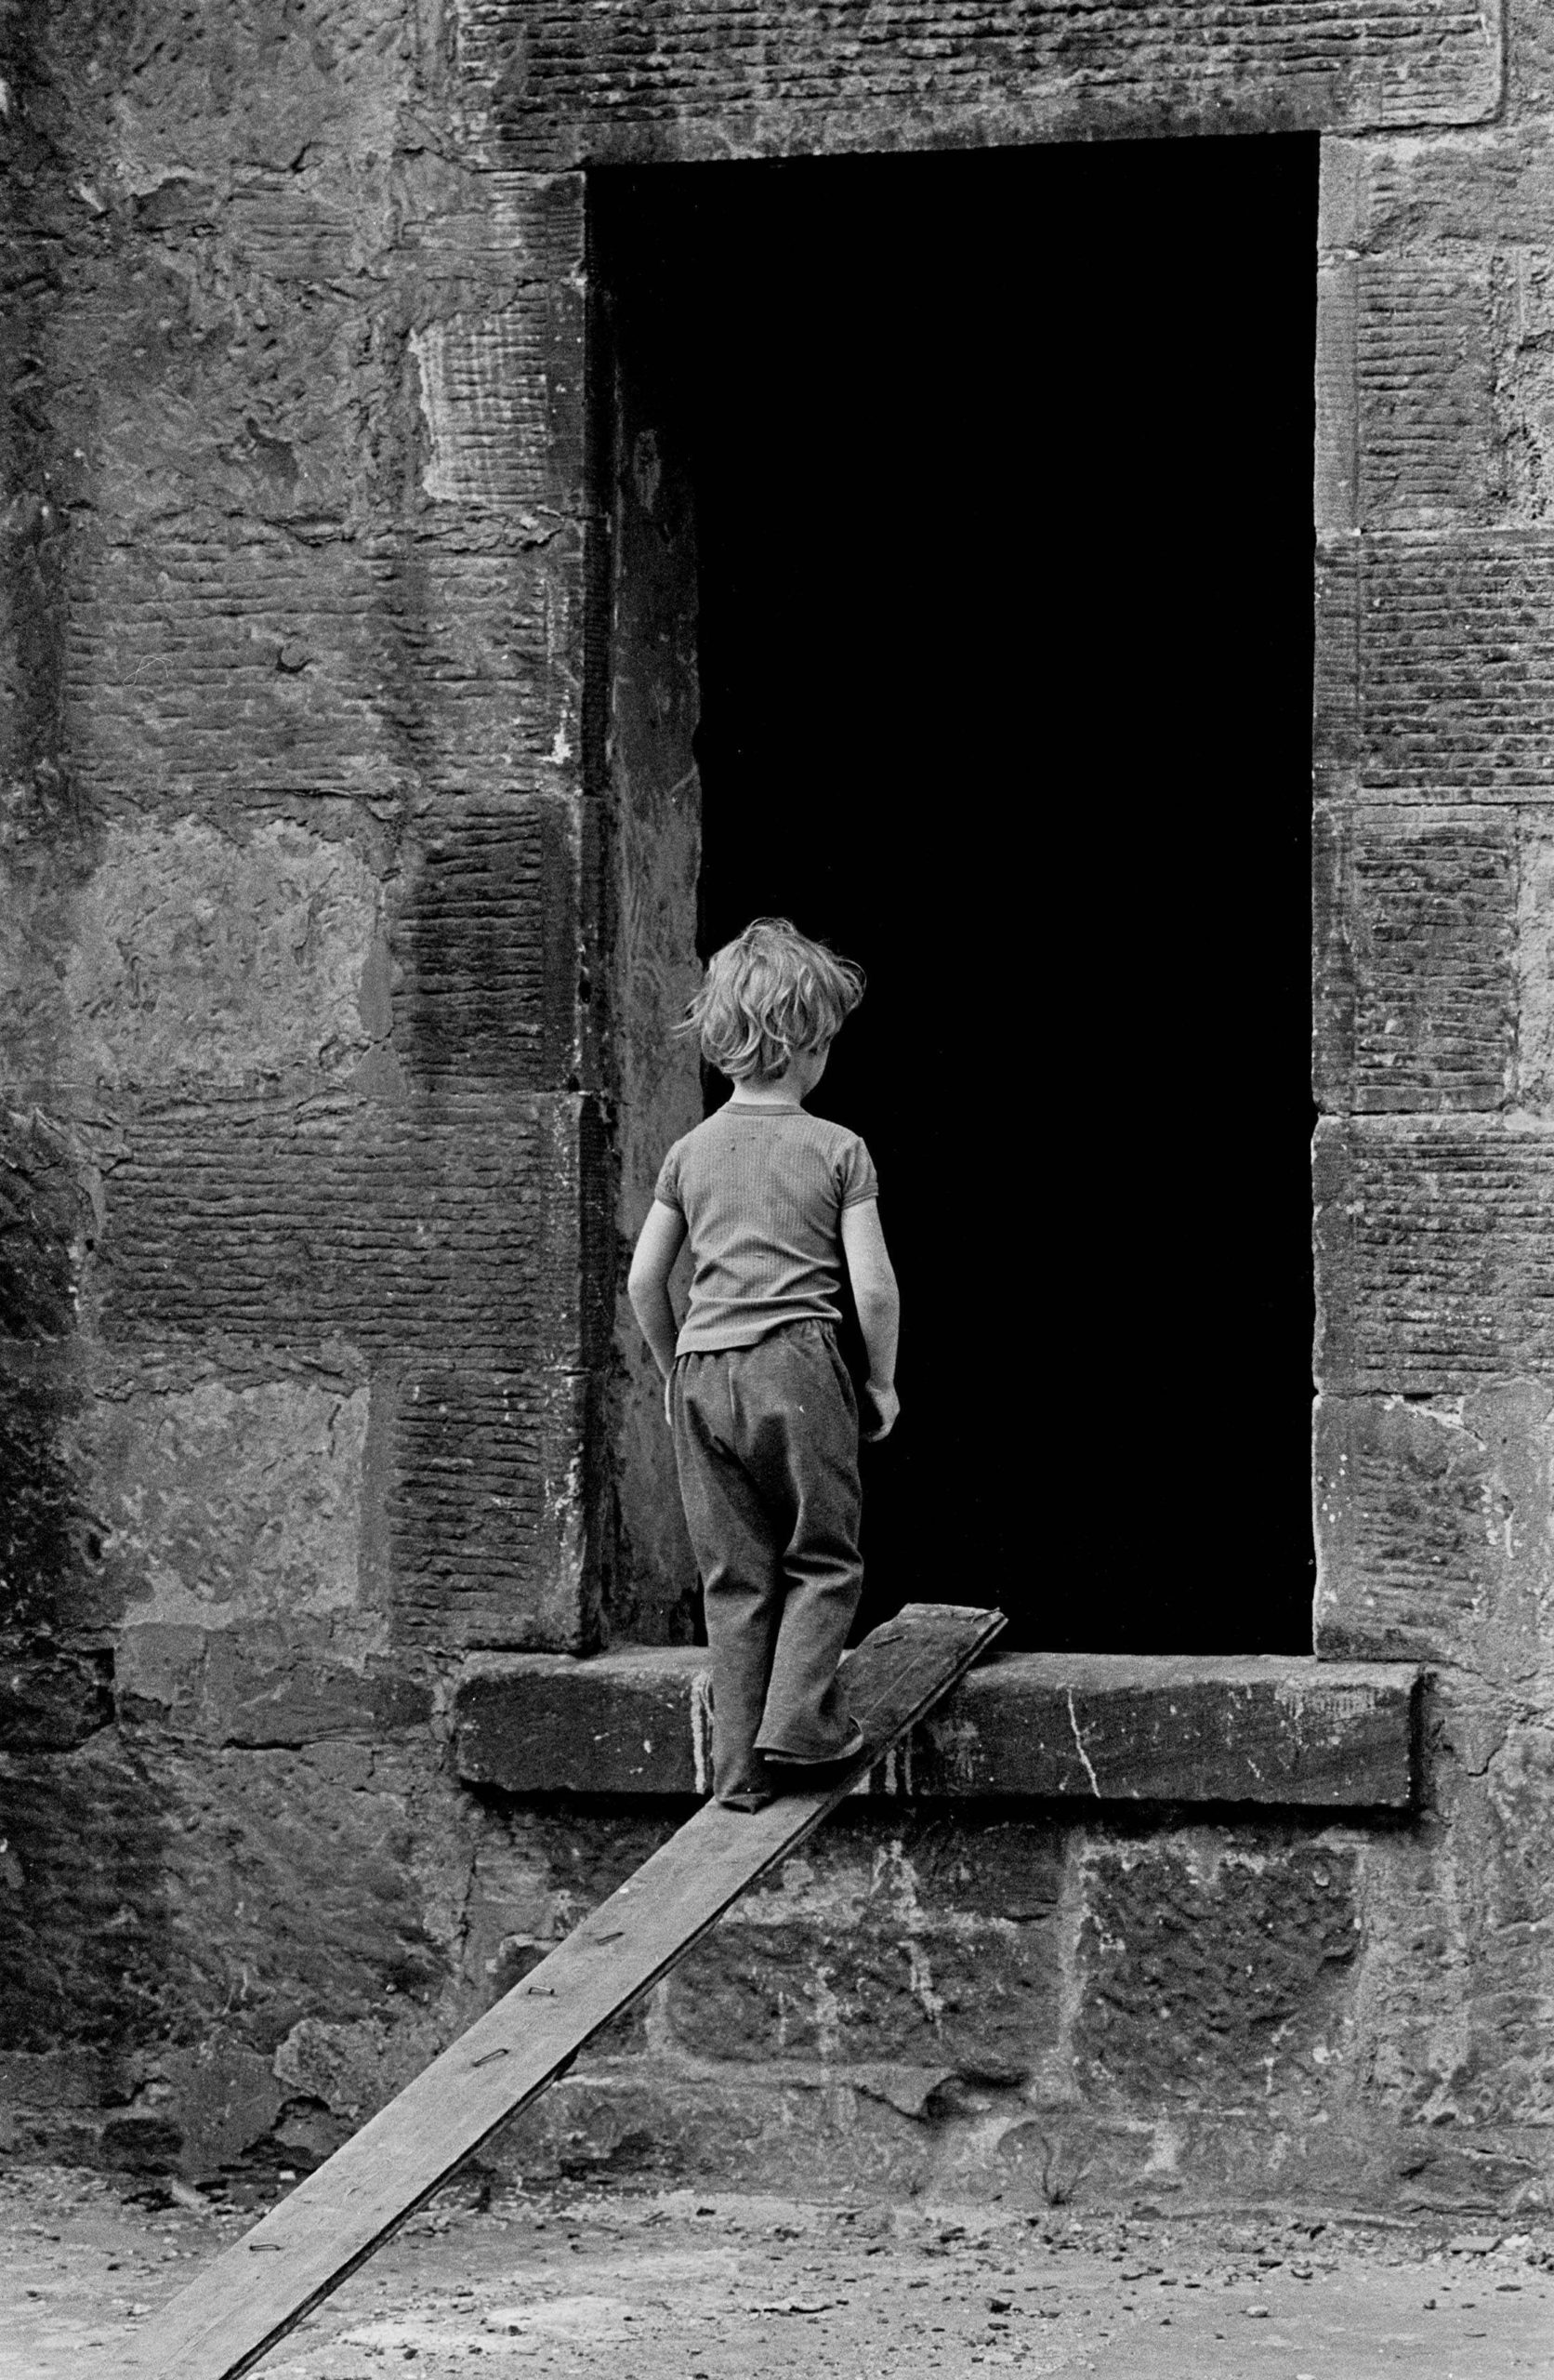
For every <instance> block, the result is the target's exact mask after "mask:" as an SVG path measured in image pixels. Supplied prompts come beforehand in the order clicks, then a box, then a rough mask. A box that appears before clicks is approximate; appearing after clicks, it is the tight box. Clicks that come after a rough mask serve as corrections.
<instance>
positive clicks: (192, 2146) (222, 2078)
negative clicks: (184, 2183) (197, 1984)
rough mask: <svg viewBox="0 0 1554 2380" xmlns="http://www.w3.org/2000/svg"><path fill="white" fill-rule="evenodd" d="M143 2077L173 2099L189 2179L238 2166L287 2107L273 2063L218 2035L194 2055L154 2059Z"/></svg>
mask: <svg viewBox="0 0 1554 2380" xmlns="http://www.w3.org/2000/svg"><path fill="white" fill-rule="evenodd" d="M145 2072H146V2075H147V2078H148V2080H149V2081H151V2083H152V2086H153V2088H154V2087H155V2086H156V2085H160V2086H162V2088H163V2089H165V2091H167V2092H168V2093H170V2095H171V2101H170V2105H171V2110H172V2112H171V2114H170V2116H169V2118H168V2119H167V2121H169V2122H172V2123H175V2124H176V2125H177V2128H178V2164H179V2166H180V2167H181V2169H182V2170H183V2172H184V2173H186V2174H191V2175H192V2174H216V2173H219V2172H220V2170H221V2168H222V2167H223V2166H224V2165H235V2164H236V2163H237V2162H238V2161H239V2159H240V2158H241V2157H242V2156H243V2154H244V2151H245V2150H246V2149H252V2148H254V2147H255V2146H256V2145H257V2143H258V2142H259V2141H261V2140H263V2139H264V2138H265V2137H266V2135H268V2134H269V2132H270V2128H271V2126H272V2125H273V2124H274V2122H275V2119H276V2117H277V2116H278V2115H279V2114H280V2112H281V2109H282V2107H283V2105H284V2101H285V2093H284V2091H283V2088H282V2086H281V2084H280V2083H278V2082H277V2080H276V2077H275V2073H274V2070H273V2067H272V2064H271V2061H270V2058H268V2057H265V2056H260V2055H259V2053H258V2052H257V2050H253V2049H248V2048H245V2047H244V2046H243V2045H242V2043H236V2042H233V2041H230V2040H229V2039H228V2038H226V2037H225V2036H224V2035H223V2034H220V2033H217V2034H215V2035H213V2036H212V2037H211V2038H210V2039H209V2040H207V2041H204V2042H201V2043H199V2044H198V2046H197V2047H195V2048H192V2049H172V2048H169V2047H162V2048H158V2049H156V2050H153V2051H152V2052H151V2053H150V2055H149V2056H148V2057H147V2059H146V2061H145Z"/></svg>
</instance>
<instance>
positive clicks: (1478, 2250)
mask: <svg viewBox="0 0 1554 2380" xmlns="http://www.w3.org/2000/svg"><path fill="white" fill-rule="evenodd" d="M1499 2245H1500V2238H1499V2234H1498V2232H1495V2231H1459V2232H1458V2233H1457V2236H1456V2238H1455V2240H1448V2241H1447V2242H1446V2246H1447V2248H1448V2250H1449V2251H1450V2253H1451V2254H1453V2255H1454V2256H1492V2255H1493V2254H1495V2249H1496V2248H1497V2247H1498V2246H1499Z"/></svg>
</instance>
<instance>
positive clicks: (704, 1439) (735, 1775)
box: [630, 919, 898, 1806]
mask: <svg viewBox="0 0 1554 2380" xmlns="http://www.w3.org/2000/svg"><path fill="white" fill-rule="evenodd" d="M860 997H861V985H860V984H859V982H858V979H857V975H856V972H855V971H853V970H850V969H849V968H848V967H847V966H846V965H845V963H844V962H841V961H838V960H837V959H835V958H834V957H833V956H832V954H831V953H830V952H829V951H826V950H824V949H823V948H822V947H821V946H820V945H816V944H813V943H810V942H808V941H806V940H805V938H804V937H803V936H802V935H800V934H797V933H796V932H795V931H794V929H793V928H792V927H791V926H789V925H788V924H786V922H785V921H784V920H782V919H762V920H759V921H758V922H757V924H756V925H755V926H752V927H750V928H749V929H748V930H747V931H746V932H745V933H744V934H743V935H742V936H741V937H740V939H739V941H738V942H737V943H731V944H730V945H728V946H727V948H726V949H724V950H721V951H719V952H718V953H717V954H716V956H715V957H714V959H712V961H711V963H710V965H709V967H708V971H707V982H706V985H705V987H704V990H703V993H702V996H701V998H700V999H699V1001H698V1002H697V1003H696V1005H695V1007H694V1008H693V1010H692V1012H691V1013H692V1017H693V1019H694V1021H695V1022H697V1023H698V1024H699V1025H700V1026H701V1030H702V1046H703V1050H704V1051H705V1054H706V1056H707V1057H708V1058H709V1059H710V1060H711V1062H712V1063H713V1064H716V1065H718V1066H720V1067H721V1068H722V1069H723V1070H724V1071H725V1072H726V1073H728V1074H730V1075H731V1078H732V1079H733V1081H734V1086H735V1088H734V1092H733V1096H732V1098H731V1100H730V1101H729V1103H728V1104H727V1105H726V1106H724V1107H721V1108H719V1109H718V1112H717V1114H716V1115H714V1116H710V1117H708V1118H707V1119H706V1121H705V1123H703V1124H699V1125H698V1126H697V1127H696V1129H695V1130H694V1131H691V1132H688V1133H687V1134H686V1135H685V1137H684V1138H683V1139H682V1140H679V1141H677V1142H676V1144H675V1145H674V1147H673V1148H672V1149H671V1150H670V1151H669V1154H668V1156H667V1157H665V1161H664V1166H663V1170H662V1171H661V1173H660V1175H659V1180H658V1189H657V1196H656V1198H655V1200H654V1203H653V1207H652V1211H651V1212H650V1214H649V1216H648V1220H647V1222H646V1223H644V1225H643V1227H642V1233H641V1236H640V1238H639V1241H638V1245H637V1252H636V1255H635V1256H634V1258H633V1261H632V1269H631V1282H630V1293H631V1300H632V1304H633V1307H634V1309H635V1311H636V1313H637V1316H638V1319H639V1322H640V1323H641V1326H642V1329H643V1331H644V1334H645V1335H646V1337H647V1339H648V1341H649V1343H650V1344H651V1346H652V1351H653V1354H654V1355H655V1357H656V1358H657V1361H658V1363H659V1367H660V1369H661V1370H663V1371H664V1373H665V1378H666V1382H667V1386H666V1391H665V1405H666V1409H667V1411H668V1414H669V1418H670V1421H671V1423H672V1426H673V1428H674V1432H675V1457H676V1464H677V1468H678V1473H679V1480H680V1491H681V1496H682V1498H683V1501H684V1504H685V1513H686V1522H687V1526H688V1527H689V1530H690V1534H691V1544H692V1547H693V1549H694V1551H695V1554H696V1559H697V1564H698V1567H699V1568H700V1571H701V1576H702V1584H703V1589H704V1593H705V1611H706V1625H707V1644H708V1647H709V1650H710V1652H711V1654H712V1669H713V1764H714V1771H715V1778H716V1789H717V1792H718V1798H719V1800H721V1801H726V1802H731V1803H732V1804H733V1805H736V1806H750V1805H754V1804H757V1803H758V1802H760V1801H762V1800H764V1799H765V1798H766V1796H767V1793H768V1792H769V1790H770V1782H771V1778H770V1773H769V1771H768V1767H767V1763H768V1762H769V1761H770V1762H774V1763H778V1764H783V1763H786V1764H789V1765H793V1764H797V1765H802V1766H803V1767H804V1768H806V1769H807V1770H810V1771H811V1772H812V1770H813V1769H814V1768H815V1767H816V1766H817V1765H822V1764H826V1763H831V1762H835V1761H836V1760H838V1759H845V1758H846V1757H848V1755H849V1753H850V1752H853V1751H854V1750H856V1749H857V1747H858V1743H859V1741H860V1740H861V1739H859V1738H858V1734H857V1730H856V1729H855V1728H854V1727H853V1726H852V1724H851V1722H850V1720H849V1717H848V1714H847V1712H846V1710H845V1708H844V1706H843V1704H842V1700H841V1697H840V1695H839V1693H838V1691H837V1686H836V1669H837V1664H838V1662H839V1661H840V1659H841V1654H842V1650H843V1647H844V1646H845V1645H846V1642H847V1635H848V1630H849V1627H850V1625H851V1621H852V1618H853V1614H854V1612H855V1611H856V1609H857V1607H858V1598H859V1595H860V1593H862V1590H863V1563H862V1560H861V1558H860V1555H859V1552H858V1522H859V1514H860V1502H861V1498H860V1489H859V1482H858V1407H857V1399H856V1396H855V1394H854V1391H853V1386H852V1382H851V1380H850V1378H849V1374H848V1371H847V1368H846V1366H845V1364H844V1363H843V1362H842V1358H841V1355H840V1353H839V1352H838V1349H837V1345H836V1324H837V1321H838V1320H839V1318H840V1289H841V1271H842V1265H843V1263H844V1262H845V1263H846V1264H847V1266H848V1270H849V1276H850V1279H851V1282H852V1288H853V1294H854V1298H855V1301H856V1302H857V1306H858V1313H859V1320H860V1323H861V1325H862V1327H863V1337H864V1342H865V1345H866V1347H867V1350H868V1353H869V1357H870V1377H869V1395H870V1398H871V1401H872V1403H873V1406H874V1408H875V1416H876V1428H875V1429H874V1430H873V1431H871V1433H870V1435H871V1436H874V1437H883V1436H885V1435H886V1434H887V1433H888V1431H889V1429H890V1427H891V1426H892V1424H893V1422H894V1421H895V1416H896V1410H897V1400H896V1395H895V1389H894V1385H893V1371H894V1364H895V1342H896V1324H897V1311H898V1308H897V1299H896V1288H895V1278H894V1276H893V1274H892V1273H891V1270H890V1263H889V1257H888V1256H887V1254H886V1252H885V1243H884V1238H883V1236H882V1235H881V1233H880V1229H879V1222H878V1208H877V1206H876V1197H877V1192H878V1184H877V1183H876V1177H875V1170H874V1167H873V1164H872V1163H871V1161H870V1157H869V1153H868V1151H867V1149H866V1148H865V1147H864V1145H863V1142H862V1141H861V1140H860V1139H859V1138H858V1135H857V1134H856V1133H855V1132H850V1131H847V1130H846V1128H845V1127H844V1126H842V1125H839V1124H830V1123H825V1122H823V1121H822V1120H821V1119H820V1118H819V1117H811V1116H807V1115H806V1114H805V1113H804V1110H803V1106H802V1104H801V1103H802V1102H803V1100H804V1099H805V1098H807V1097H808V1095H809V1093H810V1091H812V1090H813V1089H814V1086H815V1084H816V1083H817V1082H818V1081H819V1080H820V1078H821V1076H822V1074H823V1072H824V1068H825V1059H826V1053H827V1051H828V1050H829V1047H830V1043H831V1040H832V1038H833V1037H834V1036H835V1034H836V1029H837V1027H838V1026H839V1025H840V1024H841V1022H842V1019H843V1018H844V1017H845V1016H846V1015H847V1014H848V1012H849V1010H850V1009H851V1008H853V1007H854V1006H856V1004H857V1001H858V999H859V998H860ZM687 1236H689V1237H690V1241H691V1263H692V1276H691V1299H690V1305H689V1308H688V1311H687V1315H686V1318H685V1322H684V1324H683V1326H682V1327H681V1328H680V1329H678V1332H677V1330H676V1328H675V1322H674V1314H673V1309H672V1307H671V1306H670V1303H669V1297H668V1288H667V1283H668V1276H669V1273H670V1270H671V1269H672V1267H673V1265H674V1263H675V1260H676V1258H677V1257H678V1253H679V1250H680V1248H681V1246H682V1245H683V1243H684V1241H685V1239H686V1237H687Z"/></svg>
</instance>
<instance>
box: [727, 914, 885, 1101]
mask: <svg viewBox="0 0 1554 2380" xmlns="http://www.w3.org/2000/svg"><path fill="white" fill-rule="evenodd" d="M862 998H863V969H862V968H861V967H857V966H855V965H854V964H853V962H852V960H851V959H838V958H837V956H836V952H835V951H834V950H827V948H826V947H825V945H824V944H823V942H811V941H810V938H809V936H808V935H807V934H802V933H800V932H798V930H797V927H796V926H793V925H791V924H790V923H789V921H788V919H786V918H757V919H755V921H754V923H753V924H751V925H747V926H746V927H745V929H744V932H743V933H742V934H741V935H740V936H739V937H738V939H737V940H736V941H734V942H726V943H725V944H724V945H723V947H722V949H721V950H715V951H714V952H713V954H712V957H711V958H710V959H708V960H707V972H706V977H705V981H704V983H703V985H702V988H701V990H700V991H699V992H698V993H697V995H696V997H695V998H694V999H693V1000H692V1001H691V1007H690V1010H689V1011H688V1012H687V1015H686V1020H685V1025H684V1027H683V1028H682V1030H684V1031H687V1032H689V1031H691V1030H695V1031H698V1032H699V1033H700V1034H701V1038H702V1055H703V1057H704V1058H705V1060H706V1062H707V1064H709V1065H712V1066H716V1067H717V1068H718V1073H719V1074H723V1075H727V1076H728V1078H729V1079H730V1081H731V1082H745V1081H747V1080H748V1079H749V1078H750V1077H751V1076H752V1075H764V1076H770V1075H781V1074H784V1073H786V1071H787V1065H788V1061H789V1059H790V1058H791V1057H792V1056H793V1054H794V1051H796V1050H812V1049H814V1048H815V1047H816V1045H817V1044H818V1043H820V1042H822V1041H829V1040H830V1039H831V1038H832V1036H833V1034H834V1033H836V1030H837V1028H838V1027H839V1025H841V1023H842V1020H843V1018H844V1017H847V1016H850V1015H851V1013H852V1012H853V1010H854V1009H855V1008H856V1007H857V1005H858V1003H859V1001H860V1000H861V999H862Z"/></svg>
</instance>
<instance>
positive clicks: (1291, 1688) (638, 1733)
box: [454, 1646, 1417, 1807]
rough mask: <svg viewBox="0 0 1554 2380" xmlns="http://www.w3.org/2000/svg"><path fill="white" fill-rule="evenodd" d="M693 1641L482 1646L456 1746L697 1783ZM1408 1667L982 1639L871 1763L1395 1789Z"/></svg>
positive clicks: (904, 1787) (1073, 1786) (471, 1774)
mask: <svg viewBox="0 0 1554 2380" xmlns="http://www.w3.org/2000/svg"><path fill="white" fill-rule="evenodd" d="M705 1663H706V1655H705V1653H703V1652H698V1651H696V1650H695V1649H693V1648H691V1647H690V1646H686V1647H676V1648H671V1647H665V1648H664V1649H663V1650H653V1651H648V1650H645V1649H643V1650H633V1651H623V1652H619V1653H608V1654H604V1655H601V1656H600V1657H599V1658H598V1659H594V1660H589V1661H584V1662H561V1661H554V1660H544V1659H523V1658H521V1657H505V1656H502V1655H490V1656H485V1657H481V1658H478V1659H475V1660H473V1661H471V1662H469V1663H468V1664H467V1666H466V1668H465V1671H464V1673H463V1675H462V1677H461V1680H460V1683H459V1686H458V1688H457V1691H456V1694H455V1698H454V1725H455V1737H454V1742H455V1755H454V1756H455V1758H456V1760H457V1762H458V1766H459V1773H460V1775H461V1776H463V1777H464V1778H466V1780H467V1781H468V1782H469V1783H471V1784H481V1785H496V1786H499V1787H501V1788H502V1789H503V1790H504V1791H506V1792H514V1793H547V1792H561V1791H565V1792H586V1793H643V1792H658V1793H691V1792H707V1791H708V1790H709V1789H710V1782H711V1779H710V1771H709V1736H708V1723H707V1699H706V1697H707V1680H706V1669H705ZM1416 1683H1417V1681H1416V1675H1415V1673H1413V1672H1412V1671H1411V1670H1389V1669H1383V1668H1376V1667H1371V1668H1364V1669H1362V1668H1353V1667H1344V1668H1340V1667H1338V1666H1337V1665H1336V1664H1333V1663H1329V1662H1322V1663H1320V1664H1319V1663H1318V1662H1315V1661H1301V1660H1274V1659H1255V1658H1249V1657H1248V1658H1238V1657H1231V1658H1227V1659H1220V1660H1207V1659H1196V1658H1192V1659H1188V1658H1180V1659H1176V1658H1171V1657H1166V1656H1163V1657H1158V1658H1152V1659H1151V1658H1133V1657H1127V1658H1123V1657H1111V1656H1107V1655H1105V1654H1063V1655H1058V1654H1046V1653H1013V1654H1005V1655H994V1658H993V1659H991V1660H989V1661H986V1662H984V1663H982V1664H981V1666H980V1667H978V1668H977V1669H975V1670H973V1671H972V1672H971V1673H970V1674H969V1675H968V1677H966V1678H964V1679H963V1680H962V1681H961V1683H960V1685H959V1686H956V1687H955V1691H954V1692H953V1693H952V1694H950V1695H948V1696H946V1698H945V1699H944V1700H943V1702H942V1704H941V1705H940V1706H939V1708H938V1710H936V1711H935V1712H933V1713H932V1714H931V1715H930V1716H929V1717H928V1720H927V1721H925V1723H924V1724H923V1726H921V1727H920V1728H918V1729H917V1730H916V1731H915V1734H914V1736H913V1737H912V1739H910V1741H909V1743H908V1745H907V1746H906V1748H905V1750H904V1752H901V1753H899V1754H895V1755H892V1756H891V1757H890V1758H889V1760H888V1761H887V1762H885V1763H883V1764H882V1765H881V1767H880V1769H878V1770H876V1774H875V1777H874V1778H872V1779H871V1781H870V1782H871V1790H872V1791H875V1792H884V1793H887V1794H901V1795H903V1796H911V1797H922V1798H928V1799H937V1798H940V1797H942V1796H949V1797H954V1798H962V1799H968V1800H978V1799H981V1798H984V1797H989V1796H992V1797H1001V1796H1005V1795H1009V1796H1015V1797H1020V1796H1023V1797H1027V1798H1034V1799H1048V1798H1050V1799H1067V1798H1076V1799H1078V1800H1081V1801H1095V1800H1105V1801H1140V1800H1143V1801H1151V1800H1153V1801H1210V1802H1215V1801H1219V1802H1240V1801H1248V1802H1272V1803H1290V1804H1299V1803H1316V1804H1319V1805H1322V1804H1325V1805H1329V1806H1334V1805H1337V1806H1345V1805H1350V1806H1356V1807H1358V1806H1362V1805H1366V1804H1371V1805H1380V1806H1384V1807H1385V1806H1392V1807H1405V1806H1406V1805H1407V1804H1408V1802H1409V1800H1410V1798H1411V1795H1412V1792H1413V1736H1414V1716H1413V1713H1414V1700H1415V1694H1416Z"/></svg>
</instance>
